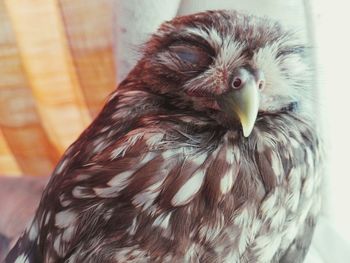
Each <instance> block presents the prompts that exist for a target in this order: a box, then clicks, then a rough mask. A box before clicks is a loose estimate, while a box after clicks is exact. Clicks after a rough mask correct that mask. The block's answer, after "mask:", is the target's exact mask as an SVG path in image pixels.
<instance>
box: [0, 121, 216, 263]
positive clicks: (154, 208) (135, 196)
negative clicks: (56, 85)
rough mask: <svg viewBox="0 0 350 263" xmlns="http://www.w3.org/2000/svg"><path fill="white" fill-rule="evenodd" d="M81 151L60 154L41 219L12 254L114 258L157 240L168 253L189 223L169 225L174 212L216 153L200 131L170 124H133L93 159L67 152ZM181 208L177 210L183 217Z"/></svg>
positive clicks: (189, 195)
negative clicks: (198, 136)
mask: <svg viewBox="0 0 350 263" xmlns="http://www.w3.org/2000/svg"><path fill="white" fill-rule="evenodd" d="M96 140H98V138H96ZM92 150H94V149H92ZM74 152H75V153H74ZM76 154H79V153H78V149H76V150H73V153H69V154H68V155H67V156H68V157H66V158H64V159H63V160H61V162H60V164H59V166H58V167H57V169H56V172H55V173H56V174H55V176H54V177H53V179H52V180H51V181H50V182H49V184H48V187H47V189H46V191H45V193H44V195H43V198H42V201H41V204H40V207H39V209H38V211H37V214H36V217H35V220H34V221H33V223H32V225H31V227H30V228H29V229H28V230H27V231H26V233H25V234H24V235H23V236H22V238H21V239H20V240H19V242H18V243H17V245H16V247H15V248H14V250H12V252H11V254H10V255H9V257H8V259H7V261H6V262H16V261H15V260H16V259H17V258H18V257H21V256H22V257H24V258H26V259H27V260H28V262H30V263H31V262H41V261H45V260H48V259H54V260H73V259H74V260H73V261H72V262H87V260H92V261H91V262H101V260H102V258H103V260H105V261H106V262H109V260H111V257H114V258H115V257H116V255H117V254H118V253H117V252H118V249H119V250H120V257H121V258H122V257H129V256H130V257H138V256H139V257H141V258H145V254H146V252H145V251H146V250H147V247H149V248H151V247H152V246H153V247H154V244H155V243H157V244H162V246H161V247H159V248H158V249H159V251H158V253H160V254H162V249H164V251H165V250H168V248H169V246H172V245H173V244H172V241H171V238H170V237H171V236H174V235H177V234H180V233H179V231H178V230H180V232H182V231H187V229H188V228H189V227H190V226H189V225H187V226H186V225H182V224H178V227H176V226H175V227H173V229H172V230H170V228H168V224H169V217H170V213H171V211H172V209H173V208H174V207H175V206H180V205H182V204H186V203H188V202H190V201H191V200H192V199H193V198H195V195H196V193H198V192H199V190H200V187H201V186H202V184H203V181H204V176H205V169H206V168H207V165H208V163H210V158H212V157H211V155H210V149H209V150H208V151H203V147H200V146H199V145H198V140H197V139H196V138H194V137H190V136H189V135H187V134H183V133H181V132H180V131H178V130H173V132H169V128H168V127H165V128H164V129H163V130H162V129H159V128H157V129H152V128H139V129H135V130H132V131H131V132H129V133H127V134H126V135H125V136H123V137H121V138H120V139H119V140H117V141H116V142H115V143H113V144H111V145H110V146H108V147H107V148H104V150H103V151H101V152H99V153H98V154H96V155H94V157H93V158H91V160H90V162H89V163H83V164H80V163H79V162H76V161H74V158H71V157H69V156H74V155H76ZM63 166H64V167H63ZM63 171H65V172H64V173H63ZM182 212H184V211H182ZM180 216H181V213H179V212H178V214H174V215H173V216H172V218H174V220H177V221H178V222H181V220H180V218H177V217H180ZM181 223H182V222H181ZM175 239H176V238H175ZM139 244H142V247H143V249H145V250H143V249H141V247H139ZM111 247H113V248H115V250H114V251H113V255H112V251H111V249H110V248H111ZM135 253H136V254H137V255H136V256H135ZM164 253H165V252H164ZM91 255H95V256H94V257H95V258H94V259H91ZM96 257H97V258H96ZM93 260H96V261H93ZM69 262H71V261H69Z"/></svg>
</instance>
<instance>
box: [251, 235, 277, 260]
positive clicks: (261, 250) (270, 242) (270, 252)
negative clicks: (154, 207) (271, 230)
mask: <svg viewBox="0 0 350 263" xmlns="http://www.w3.org/2000/svg"><path fill="white" fill-rule="evenodd" d="M280 243H281V235H279V234H276V235H275V236H273V235H266V236H259V237H257V239H256V240H255V244H256V245H255V247H254V249H253V250H254V251H256V255H257V258H258V260H257V262H260V263H270V262H271V260H272V258H273V256H274V255H275V254H276V252H277V250H278V248H279V246H280Z"/></svg>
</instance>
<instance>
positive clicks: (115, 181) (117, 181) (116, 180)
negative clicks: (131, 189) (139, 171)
mask: <svg viewBox="0 0 350 263" xmlns="http://www.w3.org/2000/svg"><path fill="white" fill-rule="evenodd" d="M134 172H135V171H134V170H129V171H125V172H122V173H120V174H118V175H116V176H114V177H113V178H112V179H111V180H110V181H109V182H108V183H107V184H108V185H109V186H113V187H114V189H115V190H121V189H123V188H124V187H125V186H126V185H127V183H128V180H129V179H130V177H131V176H132V175H133V174H134Z"/></svg>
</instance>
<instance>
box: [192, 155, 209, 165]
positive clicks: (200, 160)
mask: <svg viewBox="0 0 350 263" xmlns="http://www.w3.org/2000/svg"><path fill="white" fill-rule="evenodd" d="M206 158H207V153H203V154H200V155H198V156H197V157H196V158H193V159H191V161H192V162H193V163H194V164H195V165H197V166H200V165H202V164H203V163H204V161H205V159H206Z"/></svg>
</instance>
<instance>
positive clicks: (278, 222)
mask: <svg viewBox="0 0 350 263" xmlns="http://www.w3.org/2000/svg"><path fill="white" fill-rule="evenodd" d="M285 219H286V210H285V209H284V208H283V207H279V209H278V210H277V212H276V213H275V215H274V216H273V217H272V218H271V224H270V225H271V227H272V228H278V229H279V228H280V227H282V226H283V225H284V222H285Z"/></svg>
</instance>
